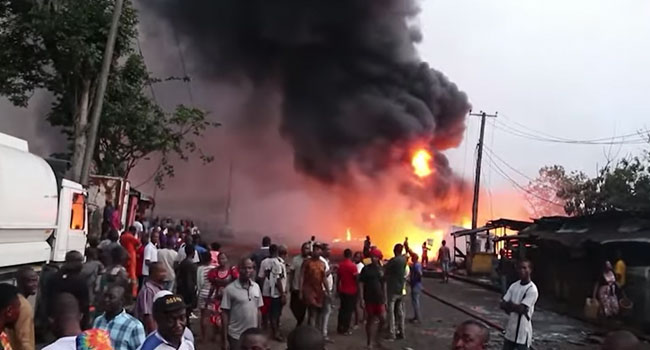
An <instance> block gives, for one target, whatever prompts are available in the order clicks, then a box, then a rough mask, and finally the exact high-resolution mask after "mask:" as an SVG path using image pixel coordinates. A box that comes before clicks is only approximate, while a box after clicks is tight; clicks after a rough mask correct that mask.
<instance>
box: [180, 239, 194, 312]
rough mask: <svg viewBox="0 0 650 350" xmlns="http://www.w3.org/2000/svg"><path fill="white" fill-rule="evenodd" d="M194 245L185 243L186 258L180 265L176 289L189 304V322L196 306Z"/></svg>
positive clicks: (187, 304) (186, 303)
mask: <svg viewBox="0 0 650 350" xmlns="http://www.w3.org/2000/svg"><path fill="white" fill-rule="evenodd" d="M194 252H195V251H194V246H193V245H192V244H186V245H185V259H184V260H183V261H181V263H180V264H179V265H178V274H177V275H176V291H177V293H178V294H179V295H180V296H181V297H183V300H184V301H185V305H186V306H187V322H188V323H189V322H190V316H191V314H192V310H193V309H194V308H195V307H196V292H197V290H196V273H197V270H198V268H197V266H196V264H195V263H194V259H193V257H194Z"/></svg>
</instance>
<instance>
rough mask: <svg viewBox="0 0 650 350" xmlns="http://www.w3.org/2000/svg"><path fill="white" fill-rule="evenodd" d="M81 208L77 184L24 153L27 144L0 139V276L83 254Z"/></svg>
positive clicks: (83, 212) (82, 202) (3, 136)
mask: <svg viewBox="0 0 650 350" xmlns="http://www.w3.org/2000/svg"><path fill="white" fill-rule="evenodd" d="M86 202H87V193H86V190H85V189H84V188H83V186H82V185H81V184H78V183H76V182H73V181H70V180H66V179H64V178H63V177H62V175H60V174H58V173H57V171H55V170H54V168H53V167H52V166H51V164H50V163H48V161H46V160H45V159H43V158H41V157H39V156H37V155H35V154H32V153H30V152H29V148H28V144H27V141H25V140H22V139H19V138H15V137H12V136H9V135H6V134H2V133H0V275H5V274H7V273H11V272H13V271H15V270H16V269H17V268H18V267H20V266H23V265H41V264H43V263H47V262H62V261H63V260H64V258H65V255H66V253H67V252H69V251H71V250H77V251H79V252H81V253H82V254H83V253H84V250H85V247H86V239H87V233H88V212H87V203H86Z"/></svg>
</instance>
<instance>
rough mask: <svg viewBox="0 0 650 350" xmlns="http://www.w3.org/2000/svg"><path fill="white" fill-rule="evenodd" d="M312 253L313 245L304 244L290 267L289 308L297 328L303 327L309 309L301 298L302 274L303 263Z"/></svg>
mask: <svg viewBox="0 0 650 350" xmlns="http://www.w3.org/2000/svg"><path fill="white" fill-rule="evenodd" d="M310 252H311V245H310V244H309V242H305V243H303V244H302V247H301V248H300V255H296V256H295V257H293V260H292V261H291V266H290V267H289V286H291V302H290V305H289V307H290V308H291V312H292V313H293V317H295V318H296V322H297V324H296V327H297V326H300V325H302V322H303V321H304V320H305V313H306V311H307V307H306V306H305V303H304V302H303V301H302V299H301V298H300V284H301V282H302V281H301V280H300V273H301V272H302V263H303V262H305V260H306V259H308V258H309V253H310Z"/></svg>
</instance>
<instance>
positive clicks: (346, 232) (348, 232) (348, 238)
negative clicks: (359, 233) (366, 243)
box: [345, 227, 352, 242]
mask: <svg viewBox="0 0 650 350" xmlns="http://www.w3.org/2000/svg"><path fill="white" fill-rule="evenodd" d="M345 240H346V241H348V242H349V241H351V240H352V233H351V232H350V228H349V227H348V229H347V230H346V231H345Z"/></svg>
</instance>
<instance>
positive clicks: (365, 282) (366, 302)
mask: <svg viewBox="0 0 650 350" xmlns="http://www.w3.org/2000/svg"><path fill="white" fill-rule="evenodd" d="M369 254H370V264H369V265H366V266H365V267H364V268H363V270H362V271H361V274H360V275H359V290H360V294H361V296H362V298H361V307H362V308H363V309H365V310H366V344H367V345H368V348H371V347H372V339H373V338H375V339H376V342H377V345H378V346H379V347H381V344H380V343H381V341H380V336H379V332H381V330H382V329H384V323H385V322H386V294H385V293H384V290H385V288H386V284H385V280H384V272H383V271H382V268H381V266H380V265H379V262H380V261H381V259H382V258H383V255H382V253H381V251H380V250H379V249H377V248H374V249H372V250H370V252H369ZM375 320H379V327H378V328H377V332H376V333H375V332H374V330H373V324H374V323H375Z"/></svg>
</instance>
